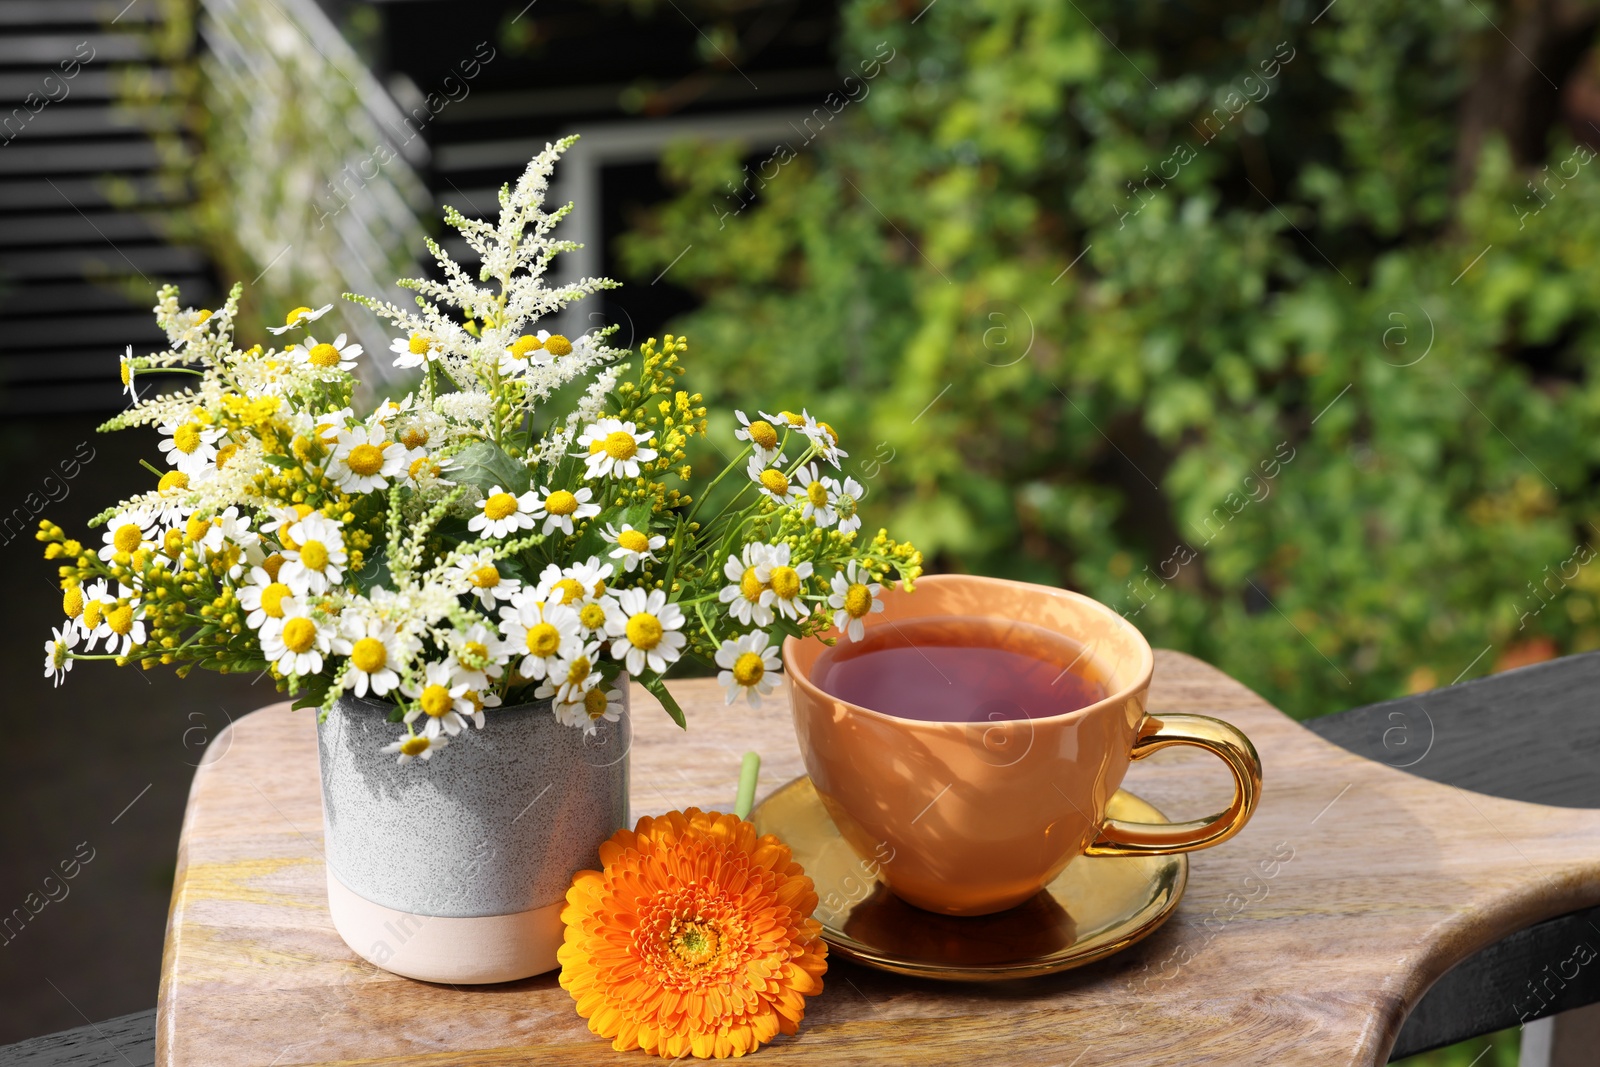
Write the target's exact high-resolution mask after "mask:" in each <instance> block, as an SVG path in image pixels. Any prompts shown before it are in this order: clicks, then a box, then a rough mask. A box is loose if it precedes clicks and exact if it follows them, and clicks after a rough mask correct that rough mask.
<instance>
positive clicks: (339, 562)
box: [278, 512, 350, 593]
mask: <svg viewBox="0 0 1600 1067" xmlns="http://www.w3.org/2000/svg"><path fill="white" fill-rule="evenodd" d="M287 533H288V538H289V540H288V541H286V542H285V543H284V550H283V560H284V562H283V567H282V568H281V569H280V570H279V571H278V580H279V581H281V582H283V584H284V585H287V586H288V587H289V588H291V589H293V590H294V591H295V592H297V593H326V592H327V591H328V590H329V589H331V588H335V587H337V586H338V585H339V583H340V582H341V581H343V580H344V565H345V564H346V563H347V562H349V560H350V557H349V556H348V555H347V554H346V553H345V550H344V534H343V533H341V532H340V530H339V523H337V522H335V521H334V520H333V519H330V518H328V517H327V516H326V515H322V514H320V513H318V512H312V513H311V514H309V515H307V516H306V517H305V518H303V519H301V520H300V521H299V522H297V523H295V524H294V525H293V526H291V527H289V529H288V531H287ZM290 543H293V545H294V546H295V547H293V548H290V547H288V546H289V544H290Z"/></svg>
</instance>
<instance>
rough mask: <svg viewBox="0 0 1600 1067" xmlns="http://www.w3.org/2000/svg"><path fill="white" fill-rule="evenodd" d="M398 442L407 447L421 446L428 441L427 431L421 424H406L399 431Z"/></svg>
mask: <svg viewBox="0 0 1600 1067" xmlns="http://www.w3.org/2000/svg"><path fill="white" fill-rule="evenodd" d="M400 443H401V444H403V445H405V446H406V447H407V448H421V447H422V446H423V445H425V444H427V443H428V431H427V430H424V429H423V428H422V427H421V426H407V427H406V428H405V429H404V430H402V431H400Z"/></svg>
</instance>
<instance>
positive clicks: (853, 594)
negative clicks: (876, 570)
mask: <svg viewBox="0 0 1600 1067" xmlns="http://www.w3.org/2000/svg"><path fill="white" fill-rule="evenodd" d="M882 591H883V587H882V586H881V585H879V584H878V583H877V582H875V581H873V580H872V575H871V574H870V573H868V572H867V569H866V568H865V567H862V566H861V565H860V564H859V563H858V562H857V561H855V560H851V561H850V568H849V570H848V571H843V570H840V571H835V572H834V574H833V592H832V593H831V594H830V595H829V596H828V607H830V608H833V609H834V612H833V624H834V625H835V626H837V627H838V628H839V629H840V630H842V631H844V632H845V633H846V634H848V635H849V636H850V640H852V641H859V640H861V638H862V637H863V636H864V635H865V634H866V624H865V623H863V622H862V621H861V620H863V619H865V618H866V617H867V616H868V615H871V614H873V613H874V612H879V611H882V610H883V601H881V600H879V599H878V594H879V593H881V592H882Z"/></svg>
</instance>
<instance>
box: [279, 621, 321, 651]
mask: <svg viewBox="0 0 1600 1067" xmlns="http://www.w3.org/2000/svg"><path fill="white" fill-rule="evenodd" d="M316 639H317V624H316V623H314V622H312V621H311V620H310V619H308V618H306V617H305V616H304V615H296V616H295V617H294V618H292V619H290V620H289V621H288V622H286V623H284V624H283V647H284V648H287V649H288V650H289V651H290V652H295V653H300V652H309V651H311V645H312V643H313V642H315V641H316Z"/></svg>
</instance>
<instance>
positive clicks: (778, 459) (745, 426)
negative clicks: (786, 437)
mask: <svg viewBox="0 0 1600 1067" xmlns="http://www.w3.org/2000/svg"><path fill="white" fill-rule="evenodd" d="M734 415H735V416H737V417H738V419H739V428H738V429H737V430H735V431H733V436H735V437H737V438H738V439H739V440H741V441H749V442H750V448H751V451H752V452H753V453H754V454H755V456H756V458H757V459H759V460H761V463H762V465H763V466H769V467H770V466H772V465H773V464H775V463H782V462H783V455H782V453H780V452H779V451H778V442H779V440H780V439H779V437H778V428H777V427H776V426H774V425H772V423H770V422H768V421H767V420H766V419H757V420H756V421H754V422H751V421H750V420H749V419H748V418H747V417H746V416H745V413H744V412H742V411H737V410H736V411H734Z"/></svg>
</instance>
